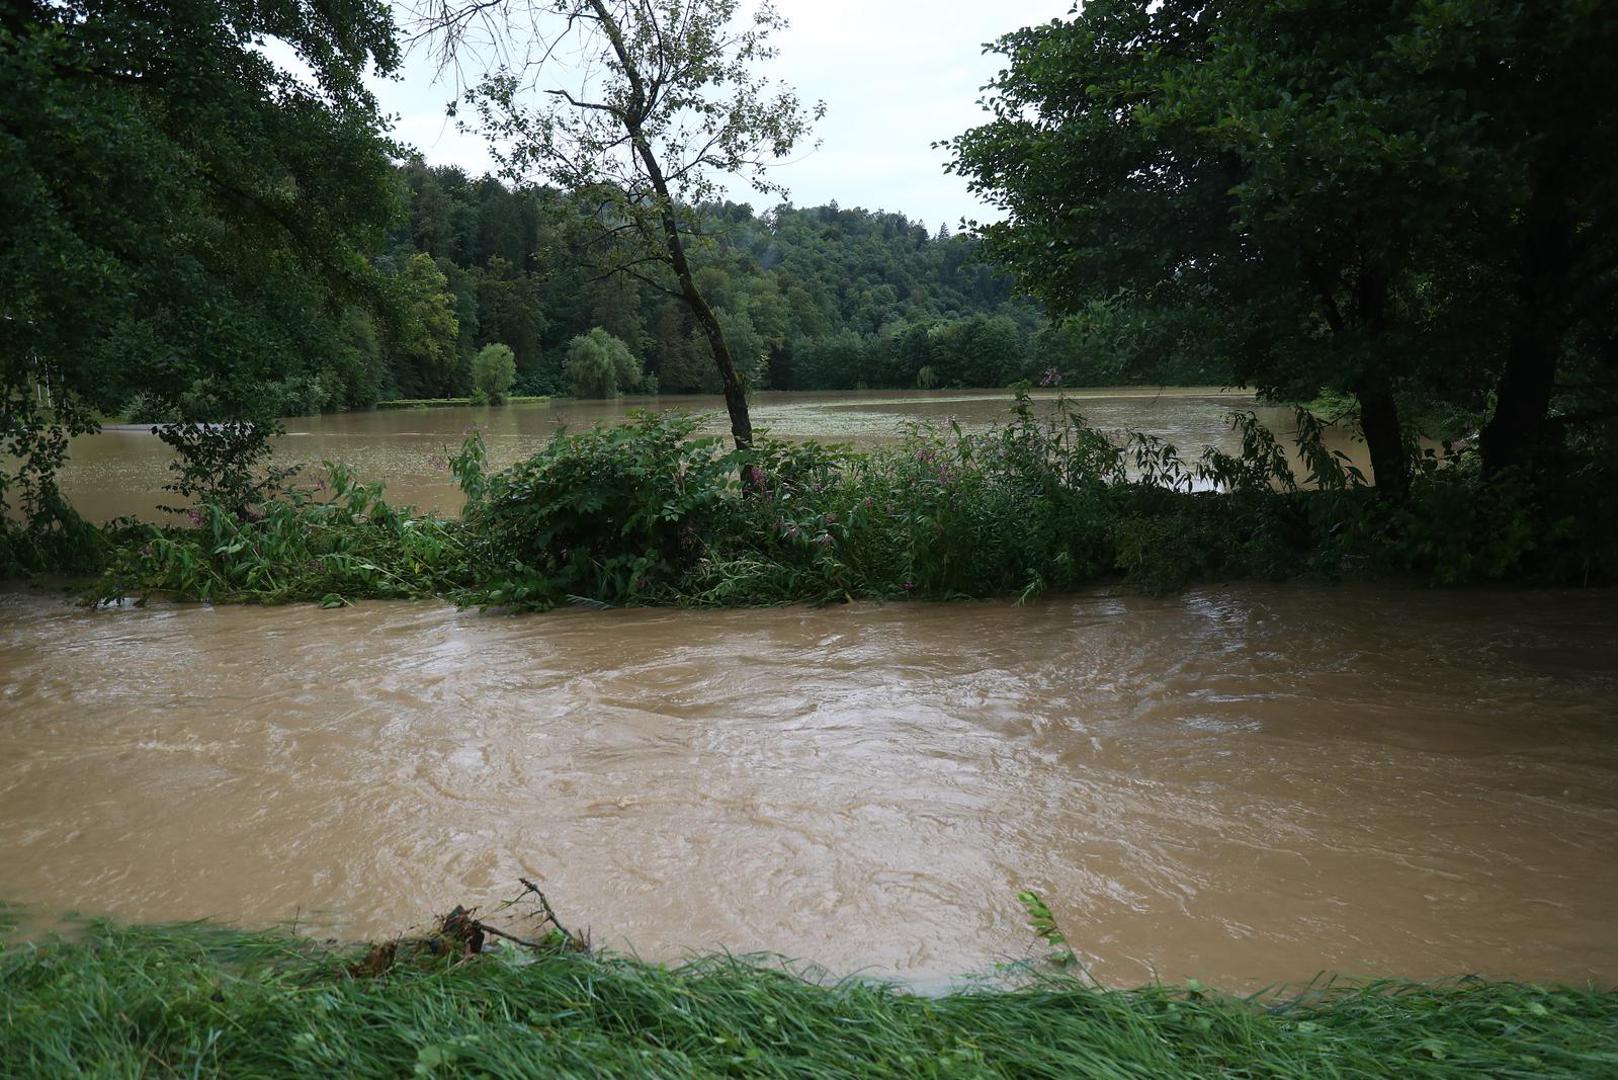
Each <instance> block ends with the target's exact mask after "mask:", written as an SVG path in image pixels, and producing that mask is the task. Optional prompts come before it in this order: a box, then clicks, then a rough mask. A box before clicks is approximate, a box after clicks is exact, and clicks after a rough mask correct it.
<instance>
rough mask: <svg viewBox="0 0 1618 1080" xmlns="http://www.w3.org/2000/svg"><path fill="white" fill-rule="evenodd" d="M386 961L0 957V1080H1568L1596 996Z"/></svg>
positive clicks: (129, 946)
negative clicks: (86, 1079) (964, 985)
mask: <svg viewBox="0 0 1618 1080" xmlns="http://www.w3.org/2000/svg"><path fill="white" fill-rule="evenodd" d="M441 951H442V952H443V955H440V956H436V957H435V956H432V955H431V954H430V953H428V952H426V951H425V950H423V951H422V953H421V954H420V955H412V956H408V957H407V956H406V955H405V952H404V950H403V949H402V948H401V949H400V951H399V956H398V958H396V959H394V960H393V962H392V963H386V964H384V963H379V962H377V961H376V957H377V955H378V954H377V953H376V952H372V953H371V954H370V955H369V957H368V956H367V955H366V954H365V953H364V952H363V951H361V950H341V949H329V948H321V947H316V946H313V945H310V944H308V943H305V942H300V941H297V940H295V939H292V938H289V937H284V936H279V935H273V934H247V933H238V932H233V931H227V930H221V929H215V928H209V927H201V926H192V927H184V928H169V929H161V928H159V929H132V928H119V927H113V926H107V925H98V926H94V927H92V928H91V929H90V930H89V932H88V933H87V934H86V935H85V936H84V937H83V938H82V939H80V940H77V941H75V942H73V943H71V944H66V943H50V944H42V945H23V946H13V947H9V948H7V949H6V950H4V951H0V1020H3V1024H0V1073H3V1074H4V1075H6V1076H8V1077H17V1078H24V1077H58V1076H67V1075H98V1076H151V1077H195V1076H231V1077H247V1076H321V1077H324V1076H331V1075H335V1074H341V1075H344V1076H378V1077H383V1076H389V1077H391V1076H402V1075H416V1076H487V1077H554V1076H599V1075H603V1074H610V1075H626V1076H768V1077H831V1076H846V1077H882V1076H891V1077H906V1078H908V1077H935V1076H936V1077H955V1076H990V1077H992V1076H1008V1077H1009V1076H1018V1077H1142V1078H1145V1077H1171V1076H1236V1077H1300V1078H1303V1077H1307V1078H1311V1080H1313V1078H1320V1077H1370V1076H1395V1075H1397V1076H1401V1077H1406V1078H1416V1077H1457V1078H1460V1077H1477V1076H1491V1077H1590V1076H1602V1075H1612V1074H1613V1073H1614V1072H1615V1071H1618V994H1614V993H1611V992H1597V991H1590V990H1578V989H1547V988H1539V987H1533V986H1525V985H1516V984H1510V983H1488V982H1480V981H1458V982H1450V983H1445V984H1435V985H1420V984H1407V983H1392V982H1384V983H1376V984H1370V985H1366V986H1361V987H1340V988H1332V987H1316V988H1313V989H1311V990H1309V991H1307V992H1305V993H1302V994H1296V995H1292V996H1274V995H1270V996H1258V997H1253V998H1246V999H1237V998H1230V997H1226V996H1223V995H1221V994H1218V993H1216V992H1211V991H1205V990H1203V989H1201V988H1197V987H1192V986H1187V987H1166V986H1153V987H1148V988H1143V989H1139V990H1131V991H1103V990H1098V989H1094V988H1092V987H1089V986H1087V985H1085V984H1083V983H1082V982H1080V981H1079V980H1078V979H1076V978H1073V977H1069V976H1037V975H1029V976H1027V977H1026V978H1025V981H1024V985H1023V986H1022V987H1020V988H1017V989H1011V990H1002V989H990V988H985V989H981V990H968V991H965V992H955V993H952V994H949V995H947V996H943V997H918V996H914V995H908V994H904V993H901V992H897V991H895V990H893V989H889V988H885V987H882V986H877V985H869V984H862V983H858V982H845V983H840V984H836V985H821V984H817V983H815V982H812V981H807V980H805V979H802V978H799V977H797V976H795V975H793V974H790V973H786V972H784V971H782V970H780V969H779V968H766V967H760V966H754V965H751V964H749V963H747V962H744V961H738V960H732V959H728V958H710V959H706V960H700V961H696V962H692V963H688V964H686V965H683V966H681V967H678V968H673V969H669V968H664V967H658V966H653V965H648V964H643V963H640V962H637V961H633V960H629V959H622V958H616V957H610V956H596V955H590V954H580V953H571V952H548V953H543V954H541V955H539V956H538V957H537V958H536V957H524V958H523V960H522V962H518V961H517V959H516V958H515V957H513V956H512V950H511V949H507V950H506V951H505V954H504V956H502V955H489V954H486V953H479V954H476V955H463V954H461V952H460V950H451V949H448V948H445V949H443V950H441Z"/></svg>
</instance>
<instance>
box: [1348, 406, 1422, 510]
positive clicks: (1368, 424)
mask: <svg viewBox="0 0 1618 1080" xmlns="http://www.w3.org/2000/svg"><path fill="white" fill-rule="evenodd" d="M1354 396H1355V397H1357V398H1358V399H1359V402H1360V430H1361V431H1362V432H1364V433H1365V446H1366V449H1368V450H1369V451H1370V453H1371V471H1372V473H1373V474H1374V476H1375V479H1376V490H1377V492H1378V493H1379V494H1382V495H1385V496H1387V497H1388V498H1390V499H1395V500H1398V499H1403V498H1404V497H1405V496H1406V495H1408V494H1409V493H1410V459H1409V458H1408V457H1407V456H1406V455H1405V446H1404V430H1403V428H1402V427H1401V425H1400V423H1399V407H1398V405H1397V404H1396V403H1395V402H1394V400H1393V391H1392V389H1391V388H1390V387H1389V386H1388V381H1387V380H1386V379H1384V378H1381V377H1379V376H1367V377H1366V378H1363V379H1361V380H1360V381H1359V383H1358V384H1357V385H1356V386H1355V387H1354Z"/></svg>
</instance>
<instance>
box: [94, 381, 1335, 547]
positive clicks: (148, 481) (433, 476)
mask: <svg viewBox="0 0 1618 1080" xmlns="http://www.w3.org/2000/svg"><path fill="white" fill-rule="evenodd" d="M1055 400H1056V399H1055V395H1054V394H1053V393H1049V392H1045V393H1041V394H1040V395H1038V407H1039V408H1040V409H1041V410H1042V411H1043V412H1045V413H1047V414H1048V413H1049V412H1051V411H1052V410H1053V409H1054V406H1055ZM1067 401H1068V403H1069V404H1070V405H1071V406H1072V407H1073V408H1075V409H1077V410H1078V411H1079V412H1080V413H1081V414H1083V415H1084V417H1085V418H1086V419H1087V420H1088V421H1089V422H1090V423H1092V424H1094V425H1095V426H1097V427H1099V428H1101V429H1102V430H1104V431H1108V432H1111V433H1119V434H1121V433H1123V432H1125V431H1144V432H1148V433H1150V434H1153V435H1157V436H1159V437H1161V438H1164V439H1167V440H1168V441H1170V442H1173V443H1174V444H1176V445H1177V446H1178V447H1179V448H1180V449H1181V450H1183V451H1185V452H1186V453H1187V456H1189V457H1195V456H1196V454H1197V453H1198V452H1200V451H1201V449H1202V447H1203V446H1209V445H1212V446H1219V447H1222V448H1223V449H1225V450H1235V449H1236V448H1237V439H1236V438H1235V437H1234V436H1233V435H1232V434H1231V431H1230V424H1229V416H1230V413H1231V412H1232V411H1233V410H1237V409H1243V410H1246V409H1256V410H1257V411H1258V412H1259V413H1260V415H1261V416H1262V417H1263V418H1264V419H1265V420H1266V421H1267V422H1268V423H1270V424H1271V426H1272V427H1273V428H1274V429H1275V430H1276V431H1279V432H1284V431H1286V430H1288V429H1289V428H1290V427H1291V423H1292V413H1291V411H1290V410H1289V409H1284V408H1278V407H1275V406H1261V405H1256V404H1255V402H1254V400H1253V398H1252V396H1251V395H1248V394H1243V393H1228V392H1224V391H1221V390H1219V389H1217V388H1214V387H1191V388H1185V387H1175V388H1166V389H1165V388H1151V387H1125V388H1113V389H1099V390H1080V391H1072V392H1069V394H1068V395H1067ZM1010 404H1011V399H1010V395H1009V394H1008V393H1007V392H1006V391H860V392H854V391H848V392H841V393H814V394H810V393H765V394H759V395H757V396H756V399H755V401H754V404H753V422H754V424H755V425H757V426H759V427H761V428H764V429H766V430H767V431H769V432H770V433H771V434H773V435H776V436H779V437H781V438H786V439H806V438H813V439H820V440H823V441H833V442H848V443H852V444H854V445H856V446H865V447H870V446H875V445H880V444H882V443H889V442H893V441H896V440H897V439H899V438H900V437H901V436H902V434H903V431H904V428H905V425H906V424H909V423H934V424H937V425H939V426H941V427H942V426H945V425H947V424H948V423H949V422H950V421H951V420H954V421H956V422H958V423H960V424H961V425H962V427H963V429H967V430H972V429H978V430H981V429H982V428H985V427H987V426H988V425H990V424H991V423H1000V422H1004V421H1005V420H1006V419H1007V418H1008V417H1009V415H1010V413H1009V409H1010ZM641 408H644V409H659V410H679V411H684V412H688V413H692V414H695V415H699V416H704V417H706V418H707V420H708V423H707V425H706V426H707V430H709V431H710V432H712V433H713V434H720V433H721V432H723V431H726V430H728V428H727V426H726V424H725V423H724V421H723V411H724V402H723V401H722V400H721V399H720V398H718V397H682V396H674V395H665V396H663V397H645V398H636V397H625V398H618V399H615V400H612V401H566V400H558V401H554V402H545V403H539V404H520V405H508V406H503V407H499V408H487V407H485V408H441V409H398V410H382V411H377V412H357V413H337V414H329V415H326V416H309V417H293V418H291V419H289V420H287V421H286V422H285V423H286V429H287V433H286V435H285V436H284V437H282V438H281V439H279V440H278V442H277V445H276V456H277V458H278V460H280V461H281V462H283V463H305V464H311V465H318V464H319V463H320V462H322V461H328V460H329V461H339V462H343V463H344V464H347V465H349V466H350V467H352V468H353V469H354V471H355V472H356V473H357V474H358V475H359V476H361V477H363V478H365V479H380V480H384V481H386V482H387V492H388V498H389V499H390V500H391V501H393V502H395V503H413V504H415V505H418V506H423V507H428V508H432V509H437V510H441V511H444V512H446V513H454V512H456V511H458V510H459V509H460V505H461V494H460V492H459V491H458V490H457V489H456V488H455V485H454V483H453V481H452V480H451V478H450V475H449V471H448V470H447V468H445V465H444V462H445V459H446V457H447V456H448V455H449V454H450V453H451V452H453V451H454V449H455V448H457V447H459V446H460V444H461V440H462V439H463V438H465V436H466V434H467V433H468V432H469V431H471V430H472V429H473V428H476V429H478V430H480V431H482V432H483V433H484V436H485V438H486V439H487V441H488V444H489V454H490V461H491V462H492V464H494V465H495V466H497V467H503V466H505V465H509V464H511V463H512V462H513V461H516V460H517V459H518V458H520V457H523V456H526V455H528V454H532V453H533V452H534V451H536V450H538V449H539V448H540V447H541V446H542V445H543V444H544V443H545V441H546V440H548V439H550V437H551V436H552V435H553V434H554V433H555V432H557V431H558V430H561V429H563V428H567V429H569V430H578V429H580V428H585V427H588V426H590V425H591V424H595V423H598V422H612V421H616V420H620V419H622V418H623V417H624V416H625V414H626V413H627V412H628V411H629V410H631V409H641ZM1334 446H1336V447H1338V448H1341V449H1343V450H1344V451H1345V452H1347V453H1349V454H1351V455H1354V454H1359V455H1360V456H1363V453H1362V448H1360V447H1358V446H1357V445H1356V444H1353V443H1351V442H1349V441H1348V440H1347V439H1346V437H1345V438H1342V439H1340V441H1339V442H1336V443H1334ZM171 459H172V455H171V454H170V452H169V450H168V448H167V447H165V446H164V445H163V444H162V443H161V442H159V441H158V440H157V438H156V437H155V436H153V435H152V433H151V429H150V428H149V427H133V426H132V427H124V428H112V429H109V430H106V431H103V432H102V433H101V434H98V435H91V436H86V437H84V438H81V439H77V440H75V441H74V443H73V446H72V456H71V458H70V460H69V463H68V467H67V468H66V469H65V470H64V472H63V476H62V486H63V489H64V490H65V491H66V492H67V494H68V496H69V497H70V498H71V499H72V500H73V503H74V505H75V506H77V507H78V508H79V511H80V512H81V513H83V514H85V515H86V516H88V517H90V518H91V519H92V520H103V519H106V518H110V517H116V516H118V515H121V514H134V515H136V516H139V517H148V518H149V517H152V516H154V515H155V514H156V513H157V510H156V507H157V506H158V504H160V503H167V502H173V501H174V500H173V498H172V497H169V498H165V497H164V496H163V494H162V486H163V484H164V483H165V482H166V479H167V476H168V463H169V461H170V460H171Z"/></svg>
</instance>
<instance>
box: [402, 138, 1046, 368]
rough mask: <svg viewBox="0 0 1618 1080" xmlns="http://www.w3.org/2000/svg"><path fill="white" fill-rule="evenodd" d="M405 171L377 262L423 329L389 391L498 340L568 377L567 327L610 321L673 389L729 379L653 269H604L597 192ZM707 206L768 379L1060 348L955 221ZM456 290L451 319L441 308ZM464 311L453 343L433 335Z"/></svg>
mask: <svg viewBox="0 0 1618 1080" xmlns="http://www.w3.org/2000/svg"><path fill="white" fill-rule="evenodd" d="M401 176H402V178H403V181H404V184H405V187H406V190H407V193H408V194H407V205H408V209H407V213H406V215H405V217H404V219H403V220H402V221H401V222H400V224H399V226H398V227H397V228H396V229H395V230H394V232H393V233H392V235H391V238H390V244H389V251H388V254H387V255H386V256H385V257H384V258H383V259H382V260H381V261H380V264H379V265H380V268H381V269H383V270H384V272H385V273H386V274H387V275H389V276H390V277H392V278H393V279H394V280H395V282H396V284H397V287H396V288H395V290H394V297H395V299H397V300H399V301H400V302H401V303H402V304H403V306H404V307H405V309H406V310H407V311H408V310H411V309H414V311H415V313H416V316H417V317H416V318H415V319H414V320H412V322H413V325H414V326H415V328H416V330H417V332H418V335H417V340H416V341H415V342H411V341H408V340H402V341H399V342H397V343H396V347H394V348H392V349H386V348H385V349H383V350H382V355H380V357H379V358H378V359H379V362H380V364H381V368H382V371H383V375H382V378H381V382H382V384H383V385H384V386H385V387H386V388H387V392H389V393H397V394H399V395H402V396H406V397H425V396H433V395H442V394H456V393H464V392H465V379H466V375H465V368H466V364H465V360H466V357H468V356H469V355H470V354H471V353H472V352H473V351H475V350H476V349H477V348H478V347H479V346H481V345H484V344H487V343H491V342H499V343H504V344H506V345H509V346H511V348H512V349H513V350H514V351H515V352H516V355H517V368H518V384H517V388H518V390H519V392H523V391H526V392H531V393H532V392H537V393H546V392H557V391H562V392H565V391H566V390H568V389H569V385H568V381H567V378H566V374H565V370H564V369H565V354H566V349H567V345H568V342H569V341H571V340H572V339H573V338H574V337H576V336H578V335H581V334H584V333H586V332H587V331H589V330H590V329H591V328H593V327H597V326H599V327H602V328H604V329H606V330H607V331H609V332H610V333H612V334H614V335H615V336H617V337H618V338H620V339H622V340H623V341H624V342H625V343H626V344H627V345H628V346H629V348H630V350H631V351H632V352H633V353H634V354H635V355H636V356H637V357H638V358H640V359H641V360H642V362H643V364H644V366H645V369H646V370H647V372H648V373H649V374H651V375H652V376H653V377H654V378H655V380H656V381H655V386H656V387H657V388H658V389H660V390H662V391H665V392H690V391H715V390H717V389H718V386H717V375H716V373H715V370H714V365H713V363H712V360H711V359H710V357H709V355H708V349H707V345H706V343H705V341H704V340H703V337H702V335H701V334H700V333H699V332H698V330H697V328H696V327H695V326H694V325H693V323H692V319H691V316H690V313H689V311H688V309H687V308H686V307H685V305H683V304H682V303H681V302H680V301H679V300H678V299H677V298H675V297H673V296H670V295H669V294H667V293H666V292H664V291H663V290H661V289H660V288H658V287H657V286H656V285H654V284H652V283H651V282H649V281H645V280H637V279H636V278H635V277H634V276H631V275H622V274H620V275H616V276H612V277H604V276H602V275H600V274H599V273H596V272H593V271H592V269H591V265H590V263H591V253H590V251H589V250H588V242H587V241H586V240H582V239H580V234H579V230H578V229H577V228H576V227H575V225H576V219H577V218H578V217H579V215H580V212H581V208H582V197H573V196H568V195H564V194H562V193H560V192H557V191H555V190H554V189H548V188H523V189H513V188H511V187H509V186H508V185H506V184H503V183H501V182H500V181H497V180H495V179H493V178H489V177H485V178H483V179H471V178H469V177H467V176H466V175H465V174H464V173H462V172H461V171H460V170H458V169H454V168H433V167H427V166H424V165H421V164H419V163H417V164H410V165H407V166H405V167H404V168H403V169H402V170H401ZM703 218H704V221H705V224H704V234H705V235H704V236H703V237H702V238H701V242H700V244H699V247H698V250H697V259H698V276H699V278H700V282H701V286H702V289H703V292H704V293H705V294H706V295H708V296H709V297H711V299H712V302H713V304H714V306H715V308H716V309H717V310H718V312H719V315H720V319H721V321H722V323H723V324H724V327H725V332H726V336H727V339H728V341H729V342H730V346H731V349H732V351H733V352H734V353H735V355H736V357H737V362H738V365H739V366H740V367H741V368H742V372H743V375H744V377H745V378H746V379H747V381H748V384H749V385H750V386H752V387H754V388H771V389H826V388H845V387H846V388H852V387H858V386H872V387H878V386H883V387H898V386H904V387H911V386H916V385H939V386H949V385H957V386H1003V385H1005V384H1006V383H1007V382H1010V381H1013V380H1015V379H1018V378H1022V377H1025V376H1028V375H1030V374H1037V373H1038V372H1040V371H1043V370H1044V367H1046V366H1050V365H1049V362H1042V361H1041V360H1040V359H1039V358H1038V357H1037V356H1036V355H1034V352H1033V351H1032V350H1033V347H1034V346H1035V343H1036V341H1042V340H1043V339H1042V337H1041V334H1040V326H1041V323H1042V316H1041V313H1040V310H1039V308H1038V307H1037V306H1035V305H1034V304H1033V303H1032V302H1030V301H1028V300H1027V299H1025V298H1023V299H1019V298H1017V297H1015V296H1013V294H1012V288H1011V280H1010V278H1009V276H1008V275H1006V274H1004V273H1001V272H999V271H997V270H995V269H994V268H993V267H991V266H990V265H988V264H987V263H985V262H982V261H980V260H978V259H977V258H976V257H975V256H976V252H977V242H976V241H975V240H972V239H969V238H967V237H965V236H950V235H949V232H948V229H947V227H944V226H939V227H938V228H937V230H936V231H934V230H931V229H929V227H928V226H927V225H926V224H924V223H921V222H917V221H912V220H910V219H908V218H906V217H905V216H904V215H902V214H896V213H872V212H869V211H866V210H860V209H848V210H845V209H840V208H839V207H838V206H837V205H836V204H833V205H831V206H820V207H812V208H794V207H791V206H782V207H777V208H775V209H773V210H770V211H767V212H763V213H760V212H756V211H755V210H753V209H752V208H751V207H748V206H746V205H741V204H735V203H727V204H724V205H722V206H714V207H710V208H708V210H707V212H706V213H705V214H704V215H703ZM421 255H426V256H429V257H430V258H429V259H422V258H420V257H419V256H421ZM440 301H441V302H442V305H443V306H444V307H446V308H447V314H448V315H452V316H453V319H452V320H451V319H448V318H446V317H445V315H446V312H445V311H441V310H440V311H435V310H434V309H435V307H437V306H438V304H439V303H440ZM451 321H452V322H453V323H454V327H455V345H454V348H453V349H443V348H440V349H433V348H428V347H424V341H423V340H422V339H423V338H429V339H430V338H431V337H432V336H433V333H434V330H433V328H434V327H436V328H437V332H440V333H441V332H443V331H444V328H445V327H447V326H448V324H449V323H450V322H451Z"/></svg>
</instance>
